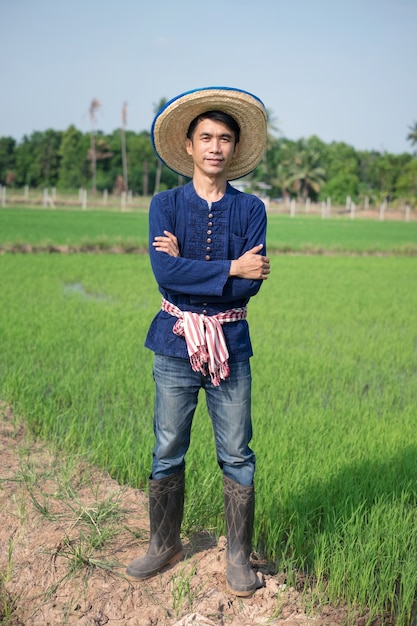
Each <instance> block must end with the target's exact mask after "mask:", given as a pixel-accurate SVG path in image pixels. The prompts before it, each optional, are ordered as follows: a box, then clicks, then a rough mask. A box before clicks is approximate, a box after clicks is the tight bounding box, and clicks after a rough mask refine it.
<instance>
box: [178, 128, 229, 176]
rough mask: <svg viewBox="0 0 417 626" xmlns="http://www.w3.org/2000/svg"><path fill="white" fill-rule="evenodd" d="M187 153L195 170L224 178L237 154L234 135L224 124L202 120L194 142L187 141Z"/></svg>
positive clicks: (193, 139) (194, 136) (195, 133)
mask: <svg viewBox="0 0 417 626" xmlns="http://www.w3.org/2000/svg"><path fill="white" fill-rule="evenodd" d="M186 150H187V153H188V154H189V155H190V156H191V157H192V159H193V161H194V169H195V170H196V169H197V170H200V172H202V173H204V174H206V175H208V176H223V175H224V174H225V173H226V172H227V169H228V167H229V165H230V162H231V160H232V159H233V157H234V156H235V155H236V154H237V150H238V146H237V145H235V136H234V133H233V132H232V131H231V130H230V128H228V127H227V126H225V124H223V123H222V122H217V121H215V120H209V119H206V120H201V122H199V123H198V125H197V126H196V129H195V132H194V135H193V138H192V140H191V139H187V140H186Z"/></svg>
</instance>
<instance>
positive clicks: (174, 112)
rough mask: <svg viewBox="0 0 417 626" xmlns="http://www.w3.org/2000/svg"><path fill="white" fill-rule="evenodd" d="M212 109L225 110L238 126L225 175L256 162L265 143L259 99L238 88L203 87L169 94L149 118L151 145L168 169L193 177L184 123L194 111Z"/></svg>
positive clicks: (231, 177)
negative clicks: (236, 147) (234, 149)
mask: <svg viewBox="0 0 417 626" xmlns="http://www.w3.org/2000/svg"><path fill="white" fill-rule="evenodd" d="M214 110H216V111H223V112H224V113H228V114H229V115H231V116H232V117H233V118H234V119H235V120H236V122H237V123H238V124H239V126H240V141H239V150H238V154H237V156H236V157H235V158H234V159H233V160H232V162H231V164H230V167H229V169H228V171H227V179H228V180H235V179H236V178H241V177H242V176H245V175H246V174H249V172H252V170H254V169H255V167H256V166H257V165H258V164H259V162H260V160H261V158H262V155H263V152H264V150H265V147H266V126H267V117H266V110H265V106H264V104H263V102H262V101H261V100H260V99H259V98H257V97H256V96H254V95H253V94H251V93H249V92H247V91H243V90H242V89H234V88H232V87H204V88H202V89H195V90H192V91H187V92H185V93H182V94H180V95H179V96H177V97H176V98H173V99H172V100H170V101H169V102H167V104H166V105H165V106H164V107H162V109H161V110H160V111H159V112H158V113H157V115H156V117H155V119H154V121H153V124H152V131H151V137H152V143H153V146H154V148H155V151H156V153H157V154H158V156H159V158H160V159H161V161H163V163H165V165H167V166H168V167H169V168H170V169H171V170H173V171H174V172H176V173H178V174H181V175H182V176H187V177H188V178H192V177H193V169H194V168H193V161H192V158H191V156H189V155H188V154H187V152H186V149H185V139H186V136H187V131H188V127H189V125H190V123H191V122H192V120H193V119H194V118H195V117H197V116H198V115H201V114H202V113H205V112H206V111H214Z"/></svg>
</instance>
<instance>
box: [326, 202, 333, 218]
mask: <svg viewBox="0 0 417 626" xmlns="http://www.w3.org/2000/svg"><path fill="white" fill-rule="evenodd" d="M331 208H332V199H331V198H327V200H326V217H330V211H331Z"/></svg>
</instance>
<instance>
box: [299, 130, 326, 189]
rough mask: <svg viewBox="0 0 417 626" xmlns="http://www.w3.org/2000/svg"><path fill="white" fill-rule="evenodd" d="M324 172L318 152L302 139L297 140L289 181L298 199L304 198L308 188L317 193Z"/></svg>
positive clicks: (323, 180)
mask: <svg viewBox="0 0 417 626" xmlns="http://www.w3.org/2000/svg"><path fill="white" fill-rule="evenodd" d="M325 179H326V173H325V171H324V168H323V167H322V166H321V164H320V153H319V152H317V151H316V150H312V149H311V148H309V147H308V146H307V144H306V142H305V141H304V140H301V141H299V142H297V144H296V152H295V154H294V159H293V161H292V163H291V165H290V181H291V182H292V184H293V187H294V191H295V192H296V193H297V196H298V198H299V199H301V198H302V199H303V200H304V201H305V200H306V198H307V196H308V192H309V191H310V190H313V191H315V192H316V193H318V192H319V191H320V187H321V186H322V185H323V184H324V182H325Z"/></svg>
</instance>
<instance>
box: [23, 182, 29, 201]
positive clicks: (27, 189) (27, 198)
mask: <svg viewBox="0 0 417 626" xmlns="http://www.w3.org/2000/svg"><path fill="white" fill-rule="evenodd" d="M23 197H24V200H25V202H27V201H28V200H29V185H25V191H24V195H23Z"/></svg>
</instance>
